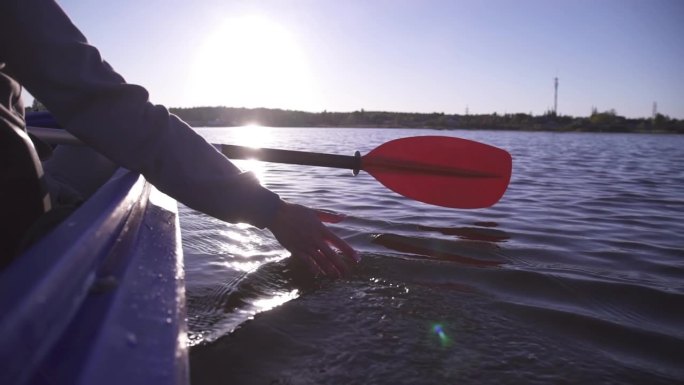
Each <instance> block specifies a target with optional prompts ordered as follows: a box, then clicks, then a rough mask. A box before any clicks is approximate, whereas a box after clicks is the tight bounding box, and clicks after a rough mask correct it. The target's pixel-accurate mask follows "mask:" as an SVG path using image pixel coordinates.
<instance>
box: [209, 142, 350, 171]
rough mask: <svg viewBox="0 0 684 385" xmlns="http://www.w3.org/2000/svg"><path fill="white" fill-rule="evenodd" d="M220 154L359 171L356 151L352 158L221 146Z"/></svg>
mask: <svg viewBox="0 0 684 385" xmlns="http://www.w3.org/2000/svg"><path fill="white" fill-rule="evenodd" d="M221 152H222V153H223V155H225V156H227V157H228V158H230V159H257V160H260V161H263V162H272V163H286V164H299V165H305V166H318V167H331V168H344V169H348V170H352V171H353V172H354V175H356V174H358V172H359V170H360V169H361V154H360V153H359V152H358V151H357V152H356V153H355V154H354V155H353V156H348V155H334V154H321V153H317V152H305V151H291V150H277V149H272V148H252V147H243V146H234V145H230V144H223V145H221Z"/></svg>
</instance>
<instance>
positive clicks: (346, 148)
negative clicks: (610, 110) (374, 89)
mask: <svg viewBox="0 0 684 385" xmlns="http://www.w3.org/2000/svg"><path fill="white" fill-rule="evenodd" d="M201 132H202V134H203V135H205V137H207V138H208V139H209V140H210V141H211V142H214V143H218V142H224V143H234V144H245V143H248V144H255V145H259V146H262V147H273V148H284V149H296V150H305V151H317V152H327V153H337V154H343V155H352V154H353V152H354V151H355V150H359V151H361V153H367V152H368V151H370V150H371V149H373V148H375V147H377V146H378V145H380V144H382V143H384V142H386V141H389V140H391V139H395V138H399V137H406V136H415V135H447V136H457V137H462V138H466V139H473V140H477V141H480V142H484V143H487V144H491V145H494V146H497V147H501V148H503V149H506V150H507V151H509V152H510V153H511V155H512V156H513V177H512V180H511V184H510V187H509V189H508V191H507V192H506V194H505V195H504V197H503V198H502V200H501V201H500V202H499V203H498V204H497V205H495V206H493V207H491V208H487V209H479V210H455V209H446V208H440V207H435V206H430V205H427V204H423V203H419V202H414V201H410V200H409V199H407V198H403V197H401V196H399V195H397V194H395V193H393V192H391V191H388V190H386V189H385V188H384V187H383V186H382V185H381V184H380V183H378V182H376V181H375V180H374V179H373V178H372V177H370V176H369V175H367V174H364V173H361V174H360V175H358V176H356V177H354V176H352V174H351V172H349V171H344V170H336V169H323V168H310V167H304V166H285V165H271V164H268V165H266V164H263V163H258V162H242V163H241V165H242V167H244V168H250V169H253V170H254V171H255V172H256V173H257V174H258V175H259V177H260V178H261V180H262V182H263V183H264V184H265V185H266V186H268V187H269V188H271V189H272V190H274V191H276V192H277V193H279V194H280V195H281V196H282V197H283V198H285V199H287V200H291V201H294V202H297V203H302V204H306V205H308V206H312V207H316V208H323V209H328V210H333V211H336V212H339V213H344V214H347V215H348V217H347V218H346V219H345V220H344V221H342V222H339V223H337V224H333V225H330V226H331V228H333V230H334V231H335V232H336V233H337V234H338V235H340V236H341V237H343V238H344V239H346V240H347V241H348V242H349V243H350V244H351V245H353V246H354V247H355V248H356V249H357V251H359V252H360V254H361V255H362V257H363V261H362V262H361V263H360V264H359V265H358V266H357V267H356V268H355V270H354V272H353V274H351V275H350V276H349V277H347V278H345V279H341V280H329V279H323V278H320V279H313V278H311V277H310V276H309V275H308V273H307V271H306V270H305V269H304V268H303V267H302V266H300V265H298V264H296V263H292V261H291V260H290V259H289V258H287V256H288V253H287V252H286V251H284V250H283V249H282V248H281V247H280V246H279V245H278V243H277V242H276V241H275V240H274V239H273V238H272V237H271V236H270V233H268V231H261V230H258V229H254V228H251V227H248V226H242V225H230V224H226V223H222V222H221V221H218V220H215V219H212V218H210V217H208V216H205V215H203V214H200V213H197V212H195V211H192V210H189V209H187V208H185V207H181V212H180V214H181V228H182V236H183V242H184V252H185V263H186V274H187V275H186V281H187V282H186V283H187V296H188V320H189V329H190V330H189V331H190V339H191V341H192V344H193V347H192V348H191V352H190V362H191V377H192V382H193V384H195V385H196V384H280V385H285V384H292V385H295V384H447V383H448V384H456V383H458V384H493V383H497V384H499V383H504V384H506V383H511V384H520V383H524V384H532V383H542V384H548V383H553V384H589V383H591V384H598V383H603V384H608V383H634V384H637V383H639V384H667V383H676V382H680V381H684V136H674V135H642V134H595V133H591V134H590V133H581V134H575V133H562V134H556V133H527V132H505V131H434V130H408V129H320V128H288V129H275V128H271V129H266V128H248V129H244V128H243V129H240V128H212V129H202V130H201ZM406 245H409V247H407V246H406ZM469 261H470V262H469ZM477 261H496V262H498V264H488V265H482V264H478V263H474V262H477ZM680 383H681V382H680Z"/></svg>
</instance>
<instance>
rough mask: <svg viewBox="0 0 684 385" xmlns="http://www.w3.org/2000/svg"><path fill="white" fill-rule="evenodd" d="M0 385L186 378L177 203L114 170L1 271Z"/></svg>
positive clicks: (138, 179)
mask: <svg viewBox="0 0 684 385" xmlns="http://www.w3.org/2000/svg"><path fill="white" fill-rule="evenodd" d="M0 314H1V316H0V363H1V365H2V370H0V384H171V383H174V384H179V383H180V384H187V383H188V382H189V377H188V358H187V341H186V338H187V337H186V332H187V325H186V314H185V285H184V273H183V253H182V247H181V240H180V227H179V222H178V209H177V203H176V201H175V200H173V199H172V198H170V197H168V196H166V195H164V194H163V193H161V192H159V191H158V190H156V189H155V188H154V187H153V186H152V185H151V184H149V183H148V182H147V181H146V180H145V179H144V178H143V177H142V176H140V175H139V174H136V173H133V172H130V171H127V170H119V171H118V172H117V173H116V174H115V175H114V176H113V177H112V178H111V179H110V180H109V181H108V182H107V183H106V184H105V185H103V186H102V187H101V188H100V189H99V190H98V191H97V192H96V193H95V194H94V195H93V196H92V197H91V198H90V199H88V200H87V201H86V202H84V203H83V204H82V205H81V206H80V207H79V208H78V209H77V210H75V211H74V212H73V213H72V214H71V215H70V216H69V217H67V218H66V219H65V220H64V221H63V222H62V223H61V224H60V225H58V226H57V227H56V228H54V229H53V230H52V231H51V232H50V233H48V234H47V235H46V236H44V237H43V238H42V239H40V240H39V241H38V242H36V243H35V244H34V245H32V246H31V247H30V248H29V249H27V250H26V251H25V252H24V253H23V254H22V255H20V256H19V257H17V258H16V259H15V260H14V261H13V262H12V264H10V265H9V266H8V267H6V268H5V269H4V270H3V271H0Z"/></svg>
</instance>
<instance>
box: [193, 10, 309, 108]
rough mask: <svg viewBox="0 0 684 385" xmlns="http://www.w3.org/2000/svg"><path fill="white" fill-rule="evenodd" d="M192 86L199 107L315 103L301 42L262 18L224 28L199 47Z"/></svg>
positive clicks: (238, 21)
mask: <svg viewBox="0 0 684 385" xmlns="http://www.w3.org/2000/svg"><path fill="white" fill-rule="evenodd" d="M189 84H190V87H191V90H190V94H191V99H190V100H191V101H192V103H194V104H195V105H223V106H230V107H251V108H254V107H272V108H291V109H306V107H307V106H308V105H310V104H311V103H312V101H313V91H312V85H313V82H312V81H311V79H310V74H309V71H308V69H307V63H306V58H305V55H304V53H303V51H302V50H301V49H300V47H299V46H298V44H297V41H296V39H295V38H294V36H293V35H292V34H291V33H290V32H289V31H288V30H287V29H285V28H283V27H282V26H280V25H279V24H277V23H275V22H273V21H271V20H269V19H266V18H264V17H259V16H250V17H242V18H239V19H228V20H226V21H225V22H224V23H223V24H222V25H220V26H219V27H218V28H217V29H216V31H215V32H214V33H213V34H211V35H210V36H209V37H208V38H207V40H206V41H205V42H204V44H203V45H202V46H201V47H199V50H198V52H197V54H196V56H195V64H194V66H193V69H192V73H191V74H190V83H189Z"/></svg>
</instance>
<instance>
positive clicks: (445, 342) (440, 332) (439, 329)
mask: <svg viewBox="0 0 684 385" xmlns="http://www.w3.org/2000/svg"><path fill="white" fill-rule="evenodd" d="M432 332H433V333H435V335H437V338H439V343H440V345H442V347H443V348H445V347H447V346H449V345H451V338H449V336H448V335H447V334H446V332H445V331H444V327H443V326H442V325H441V324H434V325H432Z"/></svg>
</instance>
